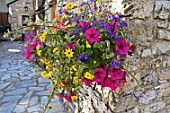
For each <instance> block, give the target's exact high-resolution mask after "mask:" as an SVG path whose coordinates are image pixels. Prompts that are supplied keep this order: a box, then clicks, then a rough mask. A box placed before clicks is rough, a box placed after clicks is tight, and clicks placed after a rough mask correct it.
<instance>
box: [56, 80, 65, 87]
mask: <svg viewBox="0 0 170 113" xmlns="http://www.w3.org/2000/svg"><path fill="white" fill-rule="evenodd" d="M55 84H56V85H57V86H58V87H64V86H65V85H64V84H63V82H62V81H60V82H56V83H55Z"/></svg>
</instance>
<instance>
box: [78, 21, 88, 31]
mask: <svg viewBox="0 0 170 113" xmlns="http://www.w3.org/2000/svg"><path fill="white" fill-rule="evenodd" d="M90 23H91V22H85V21H80V22H78V23H77V25H79V26H80V27H81V28H82V30H85V29H86V28H87V27H88V25H89V24H90Z"/></svg>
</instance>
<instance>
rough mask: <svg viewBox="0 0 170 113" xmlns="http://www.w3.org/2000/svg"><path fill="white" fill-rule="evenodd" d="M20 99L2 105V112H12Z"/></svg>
mask: <svg viewBox="0 0 170 113" xmlns="http://www.w3.org/2000/svg"><path fill="white" fill-rule="evenodd" d="M17 102H18V101H10V102H8V103H5V104H3V105H2V106H1V107H0V113H11V112H12V110H13V109H14V107H15V106H16V104H17Z"/></svg>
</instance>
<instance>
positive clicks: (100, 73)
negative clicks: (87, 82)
mask: <svg viewBox="0 0 170 113" xmlns="http://www.w3.org/2000/svg"><path fill="white" fill-rule="evenodd" d="M94 72H95V73H94V76H95V77H94V81H95V82H98V83H100V82H102V81H103V80H104V78H105V77H106V70H105V69H103V68H95V70H94Z"/></svg>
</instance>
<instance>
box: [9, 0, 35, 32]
mask: <svg viewBox="0 0 170 113" xmlns="http://www.w3.org/2000/svg"><path fill="white" fill-rule="evenodd" d="M9 9H10V11H11V14H10V23H11V29H12V30H15V29H16V28H19V27H22V23H23V22H22V21H23V20H22V19H23V16H28V17H29V18H31V16H32V15H33V11H34V5H33V0H17V1H16V2H14V3H11V4H9Z"/></svg>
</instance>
